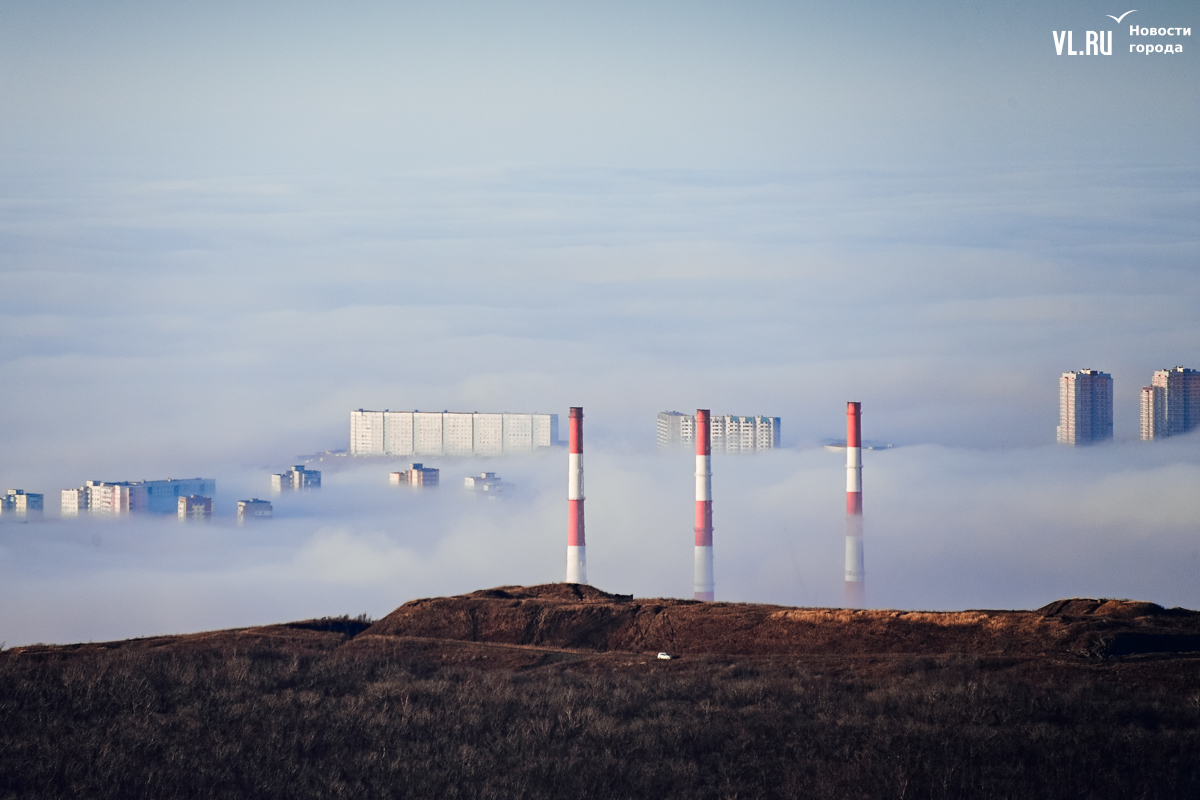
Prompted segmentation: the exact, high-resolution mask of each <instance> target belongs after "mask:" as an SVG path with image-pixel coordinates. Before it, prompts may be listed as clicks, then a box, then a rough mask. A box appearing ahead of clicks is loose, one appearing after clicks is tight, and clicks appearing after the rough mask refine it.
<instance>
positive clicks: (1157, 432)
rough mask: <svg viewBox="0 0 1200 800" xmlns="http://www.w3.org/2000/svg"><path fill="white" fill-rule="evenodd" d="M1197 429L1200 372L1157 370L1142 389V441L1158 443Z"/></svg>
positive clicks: (1183, 369) (1185, 368)
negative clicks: (1155, 440) (1155, 441)
mask: <svg viewBox="0 0 1200 800" xmlns="http://www.w3.org/2000/svg"><path fill="white" fill-rule="evenodd" d="M1197 426H1200V370H1194V369H1189V368H1187V367H1172V368H1171V369H1160V370H1156V371H1155V373H1154V376H1153V377H1152V378H1151V379H1150V385H1149V386H1143V387H1142V438H1143V439H1161V438H1163V437H1165V436H1176V435H1178V434H1181V433H1187V432H1188V431H1191V430H1194V429H1195V428H1196V427H1197Z"/></svg>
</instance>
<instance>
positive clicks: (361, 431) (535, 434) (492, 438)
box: [350, 408, 558, 456]
mask: <svg viewBox="0 0 1200 800" xmlns="http://www.w3.org/2000/svg"><path fill="white" fill-rule="evenodd" d="M557 441H558V415H557V414H508V413H495V414H480V413H474V412H456V411H366V410H364V409H361V408H360V409H358V410H357V411H351V412H350V455H352V456H499V455H507V454H509V453H529V452H532V451H534V450H537V449H538V448H541V447H552V446H554V444H555V443H557Z"/></svg>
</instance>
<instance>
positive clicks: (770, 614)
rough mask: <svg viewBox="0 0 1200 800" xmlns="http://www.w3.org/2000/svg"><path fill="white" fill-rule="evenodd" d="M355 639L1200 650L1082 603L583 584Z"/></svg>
mask: <svg viewBox="0 0 1200 800" xmlns="http://www.w3.org/2000/svg"><path fill="white" fill-rule="evenodd" d="M364 634H365V635H366V636H403V637H422V638H430V639H446V640H453V641H460V642H488V643H494V644H509V645H526V646H537V647H553V648H566V649H578V650H591V651H598V652H609V651H621V652H634V653H642V652H647V651H649V652H654V651H660V650H662V651H667V652H669V653H672V654H676V655H695V654H700V653H709V654H714V653H720V654H725V655H745V656H773V655H864V654H871V653H892V654H925V655H940V654H948V653H960V654H978V655H981V654H989V655H1026V656H1028V655H1041V654H1049V653H1064V654H1066V653H1070V654H1075V655H1089V656H1101V657H1103V656H1111V655H1131V654H1135V653H1151V652H1173V653H1178V652H1188V651H1194V650H1200V612H1194V611H1188V610H1185V609H1171V610H1168V609H1164V608H1162V607H1161V606H1157V605H1155V604H1153V603H1145V602H1134V601H1127V600H1088V599H1073V600H1060V601H1057V602H1055V603H1051V604H1050V605H1048V606H1046V607H1044V608H1042V609H1039V610H1037V611H959V612H922V611H888V610H861V611H860V610H848V609H828V608H817V609H805V608H785V607H780V606H768V605H754V604H748V603H699V602H695V601H690V600H672V599H654V600H635V599H633V598H632V597H631V596H627V595H616V594H609V593H607V592H603V591H600V590H599V589H595V588H593V587H590V586H578V585H573V584H545V585H541V586H524V587H522V586H504V587H499V588H496V589H487V590H483V591H478V592H473V593H471V594H467V595H460V596H456V597H439V598H432V599H424V600H414V601H412V602H410V603H406V604H404V605H403V606H401V607H400V608H398V609H396V610H395V611H393V612H392V613H391V614H389V615H388V616H386V617H385V618H383V619H381V620H380V621H379V622H376V623H375V624H374V625H372V626H371V627H370V628H369V629H367V630H366V631H365V632H364Z"/></svg>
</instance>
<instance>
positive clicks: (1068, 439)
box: [1058, 369, 1113, 445]
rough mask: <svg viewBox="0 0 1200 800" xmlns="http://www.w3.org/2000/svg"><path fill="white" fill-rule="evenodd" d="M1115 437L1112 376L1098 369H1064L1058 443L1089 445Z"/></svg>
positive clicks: (1060, 389) (1060, 382) (1060, 383)
mask: <svg viewBox="0 0 1200 800" xmlns="http://www.w3.org/2000/svg"><path fill="white" fill-rule="evenodd" d="M1111 438H1113V391H1112V376H1111V375H1109V374H1108V373H1107V372H1101V371H1099V370H1095V369H1081V370H1078V371H1076V372H1064V373H1063V374H1062V377H1061V378H1060V379H1059V382H1058V442H1059V444H1069V445H1085V444H1093V443H1095V442H1103V441H1105V440H1107V439H1111Z"/></svg>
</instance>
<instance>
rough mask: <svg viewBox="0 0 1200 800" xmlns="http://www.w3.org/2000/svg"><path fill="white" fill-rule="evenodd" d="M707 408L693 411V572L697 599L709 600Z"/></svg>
mask: <svg viewBox="0 0 1200 800" xmlns="http://www.w3.org/2000/svg"><path fill="white" fill-rule="evenodd" d="M711 431H712V429H711V427H710V425H709V421H708V409H699V410H697V411H696V572H695V580H694V587H693V588H694V589H695V592H696V595H695V597H696V599H697V600H712V599H713V552H712V534H713V525H712V447H711V446H710V438H711Z"/></svg>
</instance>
